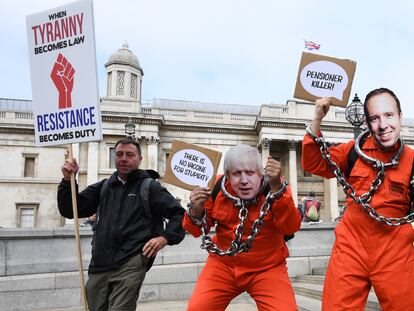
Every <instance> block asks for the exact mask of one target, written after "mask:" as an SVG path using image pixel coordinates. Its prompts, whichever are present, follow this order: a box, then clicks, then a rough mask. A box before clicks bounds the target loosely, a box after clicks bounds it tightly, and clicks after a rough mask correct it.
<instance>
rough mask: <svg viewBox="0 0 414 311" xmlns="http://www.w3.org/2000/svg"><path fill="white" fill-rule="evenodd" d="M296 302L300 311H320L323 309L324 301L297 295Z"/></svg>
mask: <svg viewBox="0 0 414 311" xmlns="http://www.w3.org/2000/svg"><path fill="white" fill-rule="evenodd" d="M295 298H296V303H297V305H298V310H299V311H320V310H322V302H321V301H320V300H319V299H314V298H310V297H307V296H302V295H299V294H296V295H295Z"/></svg>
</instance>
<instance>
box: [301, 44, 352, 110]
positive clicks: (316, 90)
mask: <svg viewBox="0 0 414 311" xmlns="http://www.w3.org/2000/svg"><path fill="white" fill-rule="evenodd" d="M355 69H356V62H355V61H351V60H347V59H338V58H333V57H329V56H323V55H318V54H312V53H306V52H303V53H302V59H301V61H300V65H299V71H298V76H297V79H296V86H295V93H294V95H293V96H294V97H295V98H299V99H305V100H309V101H315V100H316V99H318V98H321V97H324V96H327V97H332V101H333V105H335V106H340V107H346V106H347V105H348V100H349V94H350V93H351V86H352V81H353V79H354V74H355Z"/></svg>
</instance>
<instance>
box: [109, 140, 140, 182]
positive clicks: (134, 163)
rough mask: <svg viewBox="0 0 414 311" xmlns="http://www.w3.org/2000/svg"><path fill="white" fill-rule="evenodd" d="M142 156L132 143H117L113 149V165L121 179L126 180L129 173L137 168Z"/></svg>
mask: <svg viewBox="0 0 414 311" xmlns="http://www.w3.org/2000/svg"><path fill="white" fill-rule="evenodd" d="M141 160H142V157H141V155H140V154H138V149H137V147H135V146H134V145H133V144H125V145H123V144H119V145H118V146H116V149H115V167H116V169H117V171H118V175H119V177H120V178H121V179H123V180H126V179H127V177H128V175H129V173H131V172H132V171H133V170H135V169H137V168H138V167H139V165H140V164H141Z"/></svg>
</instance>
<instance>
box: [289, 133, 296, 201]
mask: <svg viewBox="0 0 414 311" xmlns="http://www.w3.org/2000/svg"><path fill="white" fill-rule="evenodd" d="M296 144H297V142H296V141H294V140H290V141H289V184H290V188H291V190H292V196H293V201H294V202H295V205H296V206H297V205H298V170H297V165H296Z"/></svg>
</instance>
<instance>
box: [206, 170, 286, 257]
mask: <svg viewBox="0 0 414 311" xmlns="http://www.w3.org/2000/svg"><path fill="white" fill-rule="evenodd" d="M225 182H226V177H225V176H224V177H223V180H222V183H221V190H222V191H223V193H224V195H225V196H226V197H227V198H228V199H230V200H231V201H233V203H234V206H235V207H237V208H239V220H240V223H239V224H238V225H237V227H236V230H235V239H234V240H233V241H232V242H231V243H230V247H229V248H228V249H227V250H222V249H220V248H219V247H218V246H217V245H216V244H215V243H214V242H213V240H212V239H211V237H210V235H209V234H208V230H209V228H208V225H207V222H206V219H205V217H203V218H202V219H201V220H200V221H199V226H200V228H201V232H202V235H203V237H202V240H201V246H200V247H201V248H202V249H205V250H207V251H208V252H209V253H214V254H217V255H219V256H234V255H236V254H237V253H247V252H248V251H249V250H251V248H252V244H253V241H254V239H255V238H256V236H257V234H258V233H259V231H260V230H261V229H262V228H263V226H264V221H263V218H264V217H265V216H266V215H267V213H268V212H269V210H270V208H271V206H272V203H273V201H275V200H277V199H278V198H280V197H281V196H282V195H283V193H284V192H285V191H286V187H287V182H286V181H284V182H283V183H282V187H281V188H280V189H279V190H278V191H276V192H275V193H271V192H269V193H268V194H267V196H266V199H265V201H264V202H263V205H262V206H261V208H260V213H259V217H258V218H257V219H256V220H255V221H254V222H253V225H252V229H251V231H250V234H249V236H248V237H247V238H246V240H245V241H244V242H242V237H243V234H244V222H245V220H246V219H247V215H248V213H249V211H248V209H247V206H248V205H249V204H251V203H255V201H256V199H254V200H249V201H244V200H242V199H240V198H238V197H235V196H233V195H231V194H230V193H229V192H228V191H227V190H226V187H225ZM264 186H265V183H263V184H262V187H261V189H263V188H264ZM260 193H261V191H259V194H260Z"/></svg>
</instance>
